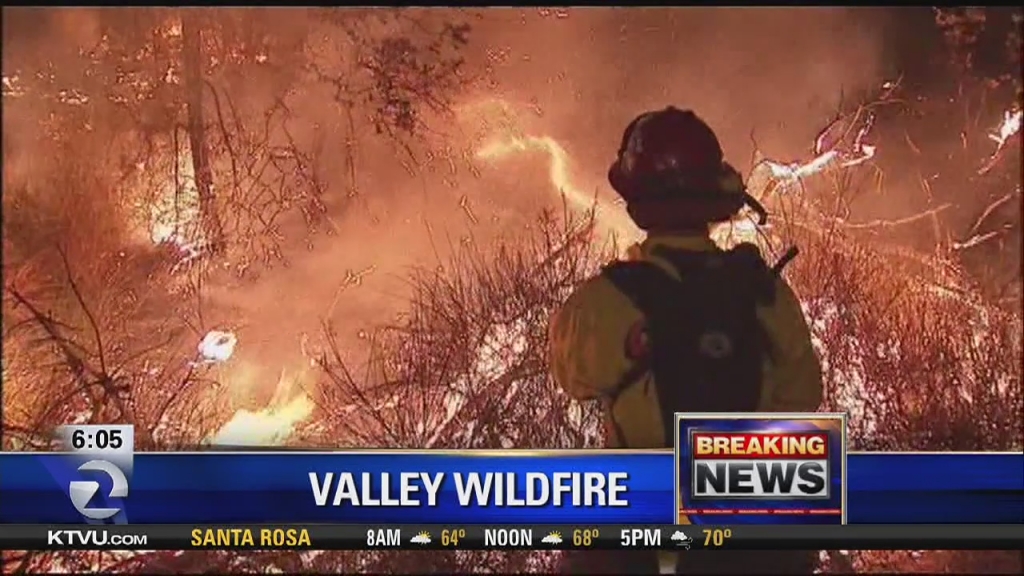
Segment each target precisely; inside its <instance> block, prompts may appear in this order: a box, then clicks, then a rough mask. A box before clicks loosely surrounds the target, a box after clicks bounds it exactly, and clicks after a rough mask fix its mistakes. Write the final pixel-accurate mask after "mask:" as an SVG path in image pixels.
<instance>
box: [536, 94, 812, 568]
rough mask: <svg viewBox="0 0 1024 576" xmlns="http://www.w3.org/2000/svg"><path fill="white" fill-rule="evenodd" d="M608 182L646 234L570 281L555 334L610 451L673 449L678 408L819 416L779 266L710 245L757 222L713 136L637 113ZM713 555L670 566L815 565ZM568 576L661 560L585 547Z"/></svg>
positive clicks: (567, 385)
mask: <svg viewBox="0 0 1024 576" xmlns="http://www.w3.org/2000/svg"><path fill="white" fill-rule="evenodd" d="M608 180H609V183H610V184H611V186H612V188H614V189H615V190H616V192H618V194H619V195H620V196H621V197H622V198H623V200H624V201H625V204H626V208H627V211H628V213H629V215H630V217H631V218H632V220H633V221H634V222H635V223H636V225H637V226H638V227H639V228H641V229H642V230H644V231H645V232H646V233H647V237H646V239H645V240H644V241H643V242H641V243H640V244H639V245H637V246H634V247H633V249H632V250H631V254H630V257H629V259H628V261H626V262H619V263H615V264H612V265H610V266H608V267H606V268H605V269H604V270H603V271H602V272H601V273H600V274H598V275H596V276H594V277H593V278H590V279H589V280H587V281H586V282H584V283H583V284H582V285H581V286H579V287H578V288H577V289H576V291H575V292H574V293H573V294H572V295H571V296H570V297H569V298H568V300H567V301H566V302H565V304H564V305H563V306H562V307H561V308H560V309H559V310H558V311H556V313H555V314H554V315H553V317H552V320H551V325H550V359H551V370H552V374H553V377H554V379H555V381H557V382H558V384H559V385H560V386H562V388H564V389H565V391H566V392H567V393H568V394H570V395H571V396H572V397H574V398H576V399H579V400H601V401H603V402H604V405H605V407H606V424H607V429H606V436H607V446H609V447H615V448H666V447H671V446H672V445H673V442H674V438H673V436H674V434H672V433H671V428H672V425H673V423H672V422H670V421H669V420H670V419H671V414H672V413H673V412H683V411H688V412H753V411H764V412H812V411H815V410H817V409H818V406H819V404H820V402H821V399H822V379H821V366H820V363H819V360H818V358H817V356H816V354H815V351H814V348H813V347H812V344H811V334H810V331H809V329H808V325H807V322H806V321H805V319H804V316H803V312H802V310H801V307H800V304H799V302H798V300H797V298H796V296H795V295H794V293H793V291H792V289H791V288H790V287H789V286H788V285H787V283H786V282H785V281H784V280H783V279H782V278H781V275H780V272H781V270H780V267H769V266H767V265H766V264H764V261H763V260H762V259H761V256H760V253H759V252H758V251H757V250H756V248H755V247H753V246H752V245H744V246H742V247H740V248H738V249H734V250H732V251H726V250H722V249H720V248H718V247H717V246H716V244H715V243H714V242H713V241H712V239H711V237H710V227H711V225H713V224H715V223H719V222H724V221H727V220H729V219H731V218H733V217H734V216H735V215H736V214H737V213H738V212H739V211H740V210H741V209H742V208H743V207H744V206H750V207H751V208H753V209H754V210H755V211H757V212H759V213H760V214H761V216H762V219H763V218H764V217H765V215H764V210H763V208H761V207H760V205H759V204H757V202H756V200H754V199H753V198H751V197H750V196H749V195H748V194H747V193H746V189H745V186H744V184H743V181H742V177H741V176H740V175H739V174H738V173H737V171H736V170H735V169H733V168H732V167H731V166H730V165H729V164H727V163H726V162H724V159H723V152H722V148H721V146H720V144H719V141H718V138H717V136H716V135H715V133H714V132H713V131H712V130H711V128H710V127H708V125H707V124H705V123H704V122H703V121H702V120H701V119H700V118H698V117H697V116H696V115H695V114H694V113H693V112H691V111H685V110H680V109H677V108H673V107H669V108H666V109H664V110H660V111H653V112H648V113H645V114H642V115H640V116H639V117H637V118H636V119H635V120H634V121H633V122H632V123H630V124H629V126H628V127H627V128H626V130H625V133H624V134H623V138H622V143H621V145H620V147H619V152H618V156H617V158H616V159H615V161H614V162H613V163H612V165H611V168H610V169H609V172H608ZM702 323H711V324H714V326H716V328H715V329H710V328H707V327H706V326H702V325H701V324H702ZM723 326H724V328H722V327H723ZM658 375H660V376H661V377H660V378H659V377H658ZM710 554H711V556H707V555H706V554H702V553H701V552H700V551H693V552H688V553H686V554H682V555H680V556H679V559H680V565H679V566H678V567H677V569H678V570H680V572H681V573H733V574H749V573H772V574H781V573H811V570H812V569H813V565H814V558H813V554H810V553H803V552H798V553H795V554H794V553H786V552H782V553H776V554H774V555H773V554H772V553H765V552H753V553H747V552H727V553H721V552H719V553H710ZM564 568H565V571H566V572H570V573H600V572H603V573H657V572H658V560H657V557H656V555H655V554H653V553H634V552H628V553H623V554H607V553H606V554H595V553H590V552H587V553H580V554H575V555H571V556H569V557H567V563H566V566H565V567H564Z"/></svg>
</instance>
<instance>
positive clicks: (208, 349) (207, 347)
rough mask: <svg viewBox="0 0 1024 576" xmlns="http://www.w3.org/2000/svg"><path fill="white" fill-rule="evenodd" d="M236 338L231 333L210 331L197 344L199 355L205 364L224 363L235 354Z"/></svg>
mask: <svg viewBox="0 0 1024 576" xmlns="http://www.w3.org/2000/svg"><path fill="white" fill-rule="evenodd" d="M237 344H238V337H237V336H235V335H234V334H232V333H231V332H222V331H220V330H211V331H209V332H207V333H206V336H203V340H202V341H201V342H199V355H200V356H201V357H202V358H203V360H205V361H206V362H224V361H226V360H228V359H229V358H231V355H232V354H234V353H235V345H237Z"/></svg>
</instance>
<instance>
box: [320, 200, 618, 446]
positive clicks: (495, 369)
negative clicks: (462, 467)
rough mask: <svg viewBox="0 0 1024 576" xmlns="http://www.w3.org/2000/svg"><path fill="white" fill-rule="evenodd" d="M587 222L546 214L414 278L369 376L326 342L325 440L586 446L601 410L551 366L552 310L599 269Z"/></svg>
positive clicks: (381, 338) (379, 338) (383, 334)
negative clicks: (557, 379)
mask: <svg viewBox="0 0 1024 576" xmlns="http://www.w3.org/2000/svg"><path fill="white" fill-rule="evenodd" d="M591 224H592V220H591V216H587V217H585V218H584V219H582V220H579V219H567V220H565V223H563V222H561V221H559V219H557V218H555V217H554V216H553V215H551V214H549V213H546V214H544V215H542V216H541V217H540V219H539V220H538V221H537V222H536V224H535V226H533V227H532V228H533V229H532V230H531V231H530V232H531V233H530V234H529V235H528V236H527V237H525V238H522V239H516V240H515V241H514V242H511V243H510V242H501V243H499V244H498V245H497V246H496V247H495V248H494V250H493V251H490V252H486V251H482V250H480V249H479V248H476V247H474V246H473V245H467V246H464V247H462V248H461V250H459V251H458V252H457V255H456V256H455V257H454V259H453V260H452V261H451V262H448V263H447V264H445V265H442V266H440V267H438V268H437V269H434V270H427V269H423V270H420V271H419V272H418V273H416V274H415V275H414V276H413V277H412V278H411V288H412V292H413V296H412V300H411V304H410V307H409V312H408V314H407V315H406V316H405V317H404V318H403V320H402V321H401V322H399V323H397V324H395V325H392V326H388V327H385V328H383V329H382V330H380V332H379V333H378V334H377V335H376V338H375V346H374V348H375V354H374V358H373V360H371V362H370V368H369V371H368V374H367V376H368V383H366V382H362V381H361V380H360V379H356V378H353V377H352V375H351V374H350V373H349V371H348V369H347V368H346V366H345V363H344V361H343V359H342V358H341V356H340V354H339V353H338V352H337V347H336V346H332V347H331V352H330V353H329V354H328V355H327V356H325V357H324V358H323V361H322V364H323V367H324V369H325V374H326V378H325V382H324V383H323V384H322V386H321V389H320V391H319V396H320V402H319V406H320V408H321V411H322V412H323V414H322V415H321V417H320V419H319V421H320V425H321V426H323V427H324V428H325V429H326V430H327V431H328V432H327V436H326V438H330V439H331V441H330V442H326V443H327V444H331V445H336V444H337V442H338V441H339V439H342V442H343V443H354V444H355V445H360V446H367V445H371V446H387V447H403V448H413V447H419V448H512V447H515V448H583V447H589V446H595V445H598V443H599V442H600V437H599V434H598V430H597V427H596V421H597V420H596V419H597V416H598V413H597V410H596V409H595V407H593V406H589V405H588V406H584V405H581V404H579V403H576V402H573V401H572V400H571V399H570V398H569V397H568V396H566V395H564V394H562V392H561V391H560V390H559V389H557V387H556V386H555V385H554V384H553V382H552V380H551V378H550V377H549V375H548V362H547V324H548V318H549V317H550V315H551V313H552V312H553V311H554V309H555V307H557V306H559V305H560V304H561V303H562V302H563V301H564V299H565V298H566V297H567V296H568V294H569V293H570V291H571V290H572V289H573V288H574V287H575V286H576V285H578V284H579V283H580V282H581V281H582V280H584V279H585V278H586V277H587V276H588V275H589V274H591V273H592V272H593V271H594V269H595V264H596V263H597V262H598V259H597V258H596V253H595V252H594V248H593V242H592V236H591V234H592V226H591Z"/></svg>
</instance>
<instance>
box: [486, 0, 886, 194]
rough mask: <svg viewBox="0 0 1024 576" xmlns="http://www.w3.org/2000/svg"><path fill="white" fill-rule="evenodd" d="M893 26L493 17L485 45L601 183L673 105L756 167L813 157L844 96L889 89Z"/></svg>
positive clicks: (738, 14)
mask: <svg viewBox="0 0 1024 576" xmlns="http://www.w3.org/2000/svg"><path fill="white" fill-rule="evenodd" d="M883 24H884V20H883V19H882V18H881V17H880V16H879V15H878V14H877V13H876V12H874V11H871V10H866V9H855V8H751V9H733V8H673V9H667V8H666V9H634V8H631V9H629V10H621V9H588V8H574V9H568V10H561V11H553V10H544V9H541V10H534V9H523V10H515V11H511V10H510V11H497V10H495V11H485V15H484V17H483V18H482V20H481V24H480V25H479V26H478V29H479V32H478V37H480V38H483V39H485V41H486V42H487V43H488V44H489V46H488V48H489V50H488V52H487V54H488V58H487V59H488V64H490V65H491V66H492V67H493V68H494V76H496V77H498V78H500V79H501V85H502V87H503V90H504V91H505V92H506V93H507V94H510V95H514V97H516V98H518V99H521V100H523V101H525V102H532V103H534V104H535V105H536V109H537V112H538V114H537V122H538V123H540V124H543V125H544V126H545V127H546V129H547V131H548V132H549V133H551V134H552V135H553V136H554V137H556V138H557V139H559V140H560V141H563V142H565V143H566V145H567V147H568V148H569V150H570V152H571V153H572V154H573V156H574V158H576V159H577V161H578V162H580V163H581V164H583V165H584V166H585V167H586V170H588V171H591V172H594V173H599V174H602V173H603V171H604V169H605V168H606V166H607V163H608V162H609V161H610V160H611V158H612V157H613V155H614V153H615V148H616V147H617V145H618V138H619V136H620V134H621V131H622V129H623V127H624V126H625V125H626V123H628V122H629V120H631V119H632V118H633V117H634V116H636V115H637V114H639V113H641V112H643V111H646V110H649V109H656V108H661V107H664V106H666V105H669V104H672V105H675V106H679V107H683V108H691V109H693V110H695V111H696V112H697V113H698V114H699V115H700V116H702V117H704V118H705V119H706V120H707V121H708V122H709V123H710V125H711V126H712V127H713V128H714V129H715V130H716V131H717V132H718V134H719V137H720V138H721V140H722V143H723V146H724V148H725V151H726V155H727V157H728V158H730V159H731V161H732V162H733V163H734V164H736V165H737V166H743V165H745V164H746V163H747V160H748V159H749V158H750V154H751V152H752V143H751V136H752V135H753V137H754V138H755V139H756V140H757V143H758V145H759V146H760V147H761V148H763V149H764V150H765V151H766V152H768V153H769V154H770V155H772V156H773V157H787V156H794V157H795V156H798V155H801V154H806V153H807V151H808V148H809V145H810V142H812V140H813V137H814V134H815V132H816V131H817V130H819V129H820V128H821V126H823V125H824V124H826V123H827V120H828V118H829V117H830V116H831V115H832V114H834V113H835V112H836V109H837V106H838V104H839V100H840V98H841V96H842V95H843V94H844V92H845V94H846V95H847V96H850V95H851V94H856V93H857V92H858V91H862V90H866V89H868V88H870V87H873V86H877V85H878V84H879V83H880V81H881V79H882V78H883V77H884V75H885V73H887V72H888V71H887V70H886V64H885V62H886V59H885V55H884V53H883V51H884V50H883V32H884V30H885V28H884V26H883Z"/></svg>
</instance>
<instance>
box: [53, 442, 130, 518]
mask: <svg viewBox="0 0 1024 576" xmlns="http://www.w3.org/2000/svg"><path fill="white" fill-rule="evenodd" d="M133 432H134V430H133V429H132V427H131V426H64V427H62V428H61V429H60V432H59V435H60V436H61V439H62V441H63V444H64V446H65V447H66V448H67V449H69V450H70V451H71V454H69V455H68V458H67V460H66V465H67V468H66V469H65V470H64V473H63V474H61V475H60V476H61V477H60V478H56V479H57V480H58V481H59V482H61V483H62V484H63V485H64V486H65V487H66V489H67V495H68V498H69V499H70V500H71V505H72V506H74V508H75V511H77V512H78V514H80V515H81V516H82V518H83V519H84V520H85V521H86V522H87V523H90V524H101V523H108V522H113V523H115V524H124V523H126V522H127V518H126V515H125V506H124V504H125V503H124V500H123V499H124V498H127V497H128V492H129V489H128V486H129V484H130V480H131V473H132V464H133V458H132V455H133V451H134V447H133V444H134V434H133Z"/></svg>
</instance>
